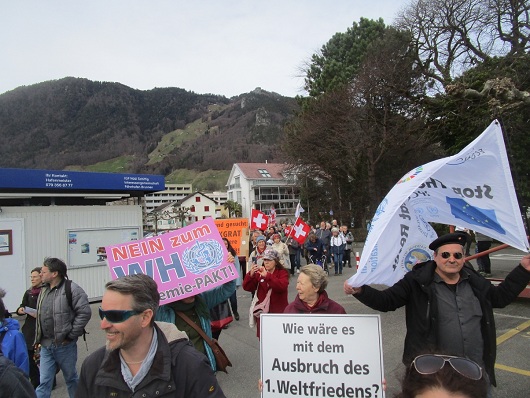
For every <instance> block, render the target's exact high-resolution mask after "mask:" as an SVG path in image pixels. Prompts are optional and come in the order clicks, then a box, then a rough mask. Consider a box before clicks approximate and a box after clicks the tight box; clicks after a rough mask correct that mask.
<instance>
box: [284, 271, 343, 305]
mask: <svg viewBox="0 0 530 398" xmlns="http://www.w3.org/2000/svg"><path fill="white" fill-rule="evenodd" d="M327 286H328V277H327V274H326V273H325V272H324V270H323V269H322V268H321V267H319V266H318V265H315V264H309V265H306V266H304V267H302V268H300V274H299V275H298V281H297V282H296V291H297V292H298V294H297V295H296V297H295V299H294V301H293V302H292V303H291V304H289V305H288V306H287V308H285V311H284V313H288V314H312V313H319V314H345V313H346V311H345V310H344V307H342V305H340V304H339V303H337V302H335V301H333V300H331V299H330V298H329V297H328V294H327V292H326V287H327Z"/></svg>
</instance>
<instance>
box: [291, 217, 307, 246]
mask: <svg viewBox="0 0 530 398" xmlns="http://www.w3.org/2000/svg"><path fill="white" fill-rule="evenodd" d="M310 231H311V227H310V226H309V225H308V224H306V223H305V222H303V221H302V219H301V218H299V219H298V220H296V222H295V223H294V225H293V229H292V230H291V238H293V239H294V240H295V241H297V242H298V243H300V244H301V245H303V244H304V242H305V240H306V239H307V236H308V235H309V232H310Z"/></svg>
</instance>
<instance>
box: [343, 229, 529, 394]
mask: <svg viewBox="0 0 530 398" xmlns="http://www.w3.org/2000/svg"><path fill="white" fill-rule="evenodd" d="M466 242H467V236H466V233H464V232H455V233H451V234H446V235H443V236H441V237H439V238H437V239H435V240H434V241H433V242H432V243H431V244H430V245H429V249H431V250H433V251H434V260H429V261H426V262H423V263H419V264H416V265H415V266H414V268H413V269H412V271H410V272H408V273H407V274H405V276H404V277H403V279H401V280H400V281H398V282H397V283H395V284H394V285H393V286H392V287H390V288H388V289H385V290H377V289H374V288H372V287H370V286H367V285H364V286H360V287H351V286H350V285H348V283H347V281H346V282H345V283H344V292H345V293H346V294H353V295H354V296H355V297H356V298H357V299H358V300H359V301H360V302H362V303H363V304H366V305H367V306H369V307H370V308H373V309H375V310H378V311H385V312H386V311H394V310H396V309H397V308H400V307H402V306H406V323H407V334H406V337H405V347H404V350H403V363H404V364H405V365H407V366H408V365H410V364H411V363H412V361H413V360H414V358H415V357H416V356H417V355H419V354H422V353H425V352H429V351H433V350H435V351H437V352H443V353H447V354H450V355H458V356H462V357H468V358H470V359H472V360H473V361H475V362H477V363H478V364H479V365H480V366H482V367H483V368H484V369H485V371H486V374H485V376H486V378H488V376H489V382H490V383H491V384H493V385H496V381H495V371H494V365H495V357H496V334H495V319H494V317H493V308H503V307H505V306H506V305H508V304H510V303H511V302H512V301H513V300H515V299H516V298H517V296H518V295H519V293H521V291H522V290H523V289H524V288H525V287H526V285H527V284H528V283H529V282H530V255H526V256H524V257H523V258H522V259H521V264H520V265H519V266H518V267H516V268H515V269H514V270H513V271H512V272H511V273H510V274H509V275H508V276H507V277H506V279H505V280H504V282H502V283H500V284H499V285H498V286H494V285H492V284H491V282H489V281H488V280H487V279H485V278H484V277H482V276H481V275H480V274H479V273H478V272H476V271H475V270H474V269H473V267H472V266H471V265H468V264H465V262H464V248H463V246H465V244H466Z"/></svg>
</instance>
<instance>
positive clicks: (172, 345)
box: [75, 325, 225, 398]
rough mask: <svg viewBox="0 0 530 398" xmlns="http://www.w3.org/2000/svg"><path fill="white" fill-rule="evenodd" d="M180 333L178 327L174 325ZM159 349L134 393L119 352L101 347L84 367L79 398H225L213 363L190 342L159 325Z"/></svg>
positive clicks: (80, 379) (78, 391)
mask: <svg viewBox="0 0 530 398" xmlns="http://www.w3.org/2000/svg"><path fill="white" fill-rule="evenodd" d="M173 327H174V328H175V330H176V327H175V326H174V325H173ZM155 330H156V332H157V333H158V348H157V350H156V353H155V358H154V360H153V364H152V365H151V369H150V370H149V372H148V373H147V375H146V376H145V378H144V379H143V380H142V381H141V382H140V384H139V385H138V386H137V387H136V390H135V391H134V393H133V392H132V391H131V390H130V389H129V386H128V385H127V383H125V381H124V380H123V376H122V374H121V362H120V357H119V350H115V351H112V352H110V353H109V352H107V351H106V350H105V347H101V348H100V349H98V350H97V351H95V352H94V353H93V354H91V355H90V356H89V357H87V358H86V359H85V361H84V363H83V367H82V368H81V374H80V376H79V386H78V388H77V392H76V394H75V396H76V398H92V397H98V398H105V397H109V398H120V397H166V396H167V397H172V398H173V397H174V398H224V397H225V395H224V393H223V391H222V390H221V387H219V385H218V383H217V379H216V378H215V375H214V373H213V370H212V368H211V367H210V363H209V362H208V360H207V358H206V357H205V356H204V354H202V353H200V352H199V351H197V350H196V349H195V348H194V347H193V346H192V345H191V343H189V341H188V340H187V339H183V338H180V339H177V340H171V337H170V338H169V339H170V340H171V341H170V342H169V343H168V340H167V339H166V337H165V335H164V333H162V331H161V330H160V329H159V327H158V326H156V325H155Z"/></svg>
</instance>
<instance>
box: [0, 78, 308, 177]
mask: <svg viewBox="0 0 530 398" xmlns="http://www.w3.org/2000/svg"><path fill="white" fill-rule="evenodd" d="M297 107H298V106H297V102H296V100H295V99H294V98H288V97H283V96H280V95H279V94H276V93H271V92H267V91H265V90H262V89H260V88H257V89H255V90H254V91H252V92H250V93H246V94H241V95H239V96H237V97H233V98H230V99H229V98H226V97H224V96H220V95H214V94H196V93H194V92H191V91H186V90H184V89H180V88H154V89H152V90H147V91H143V90H136V89H132V88H130V87H127V86H124V85H123V84H120V83H110V82H94V81H90V80H87V79H80V78H72V77H67V78H64V79H60V80H54V81H48V82H43V83H38V84H35V85H31V86H23V87H19V88H17V89H15V90H12V91H9V92H6V93H4V94H2V95H0V142H1V143H2V145H0V167H16V168H28V169H58V170H65V169H76V170H87V169H88V170H90V169H92V170H98V171H111V172H112V171H114V172H131V173H151V174H163V175H169V174H170V173H172V172H175V170H180V169H188V170H194V171H197V172H203V171H205V170H210V169H213V170H229V169H230V168H231V167H232V164H233V163H236V162H264V161H265V160H267V161H269V162H278V161H281V160H282V157H281V153H280V152H279V146H278V143H279V142H280V140H281V137H282V134H283V126H284V124H285V123H286V121H288V120H289V118H291V117H292V116H293V115H294V112H295V111H296V110H297Z"/></svg>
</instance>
